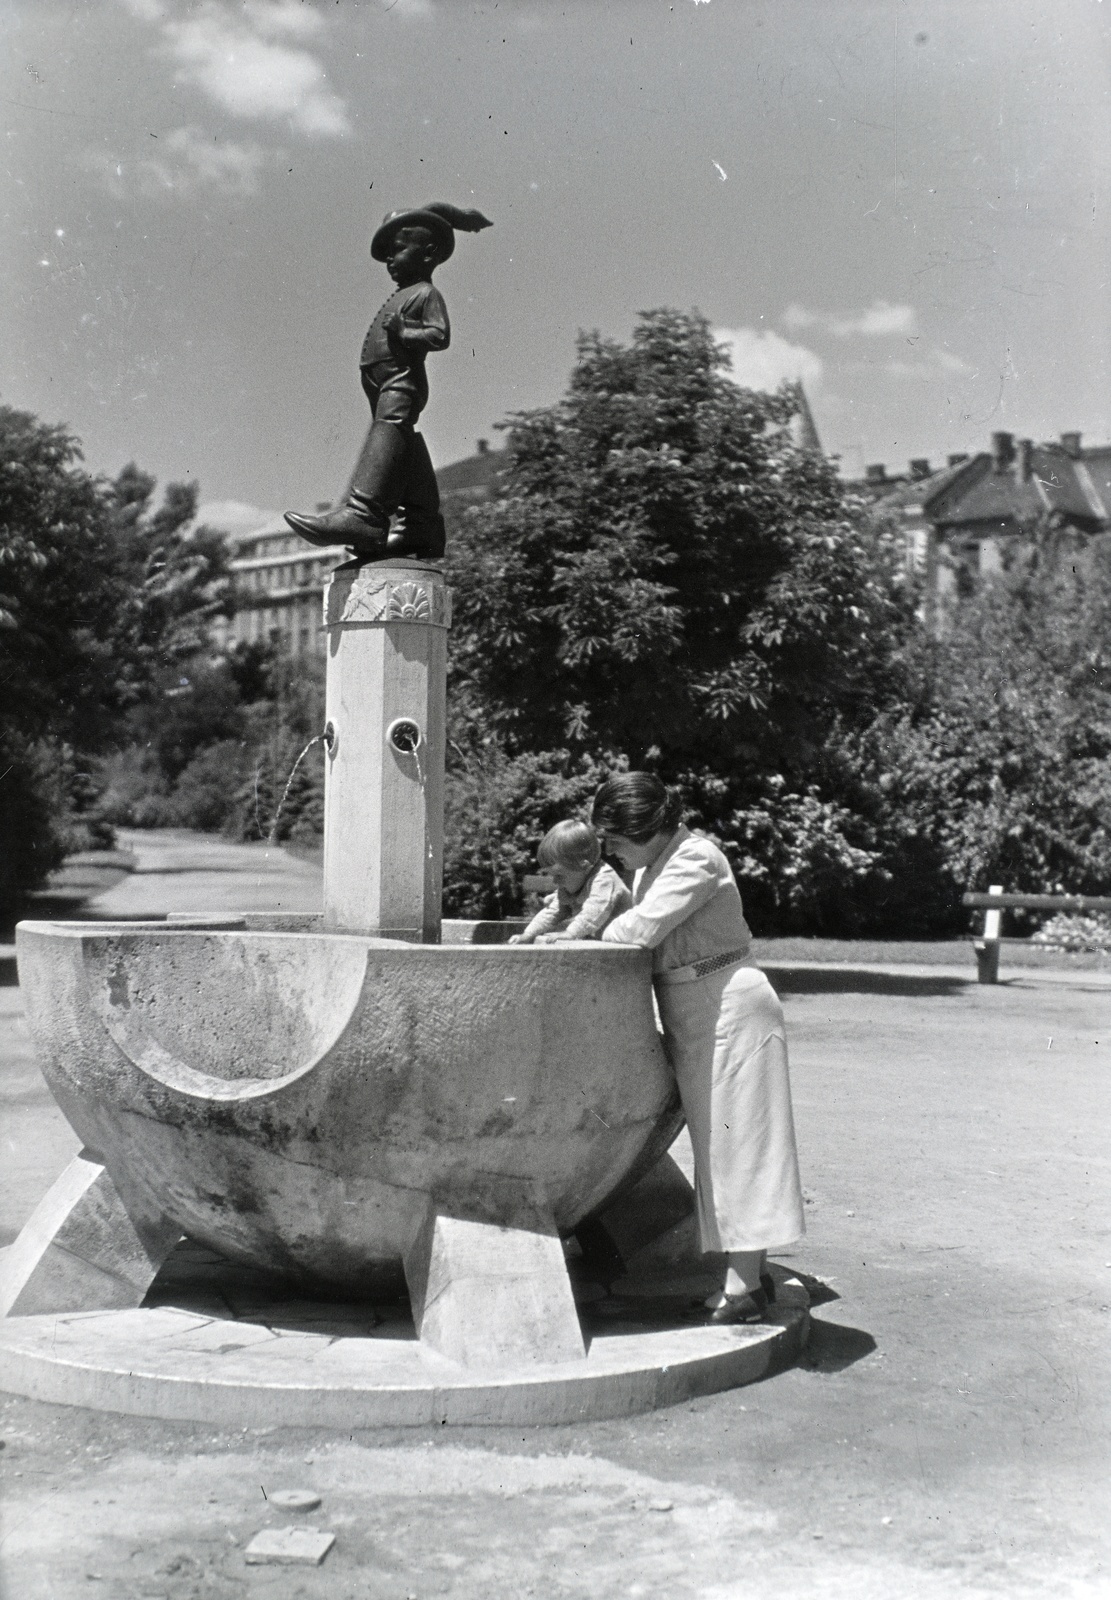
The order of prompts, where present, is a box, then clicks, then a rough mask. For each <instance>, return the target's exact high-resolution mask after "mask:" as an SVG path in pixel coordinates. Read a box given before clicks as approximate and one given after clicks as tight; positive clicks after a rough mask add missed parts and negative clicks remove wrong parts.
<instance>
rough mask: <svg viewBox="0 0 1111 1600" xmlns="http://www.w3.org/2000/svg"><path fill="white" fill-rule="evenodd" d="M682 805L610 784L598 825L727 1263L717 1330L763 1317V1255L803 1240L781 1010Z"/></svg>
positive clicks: (663, 792)
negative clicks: (625, 873)
mask: <svg viewBox="0 0 1111 1600" xmlns="http://www.w3.org/2000/svg"><path fill="white" fill-rule="evenodd" d="M681 814H682V808H681V801H680V798H679V795H678V794H677V793H676V791H675V790H673V789H665V787H664V785H663V784H662V783H661V782H660V781H659V779H658V778H655V777H653V776H652V775H651V773H647V772H628V773H623V774H621V775H620V776H619V777H615V778H610V779H609V780H608V781H607V782H606V783H604V784H603V785H602V787H601V788H600V789H599V790H598V793H597V795H596V796H595V797H594V808H593V812H592V819H591V820H592V821H593V823H594V826H595V828H596V829H597V830H598V831H599V833H601V834H602V835H604V839H605V846H604V848H605V851H606V854H607V855H610V856H613V857H616V859H617V860H619V861H620V862H621V863H622V865H623V866H624V867H625V868H626V869H627V870H628V869H636V873H637V875H636V880H635V883H634V886H633V908H632V910H631V911H625V912H623V913H622V914H621V915H620V916H619V917H616V918H615V919H614V921H613V922H611V923H610V924H609V926H608V927H607V928H605V929H604V930H603V932H602V938H603V939H604V940H607V941H609V942H611V943H616V944H636V945H641V946H644V947H647V948H648V949H650V950H651V951H652V953H653V960H652V972H653V981H654V984H655V988H656V997H657V1000H658V1002H659V1007H660V1019H661V1021H662V1023H663V1030H664V1044H665V1046H666V1049H667V1053H668V1056H669V1058H670V1060H671V1064H672V1067H673V1068H674V1071H675V1076H676V1078H677V1080H678V1084H679V1093H680V1095H681V1096H682V1101H683V1110H684V1112H685V1113H686V1118H687V1126H688V1127H689V1129H690V1136H691V1144H692V1146H693V1147H694V1173H695V1196H696V1204H697V1210H698V1227H699V1234H700V1237H701V1243H702V1249H703V1252H704V1253H711V1252H714V1253H724V1254H725V1256H726V1261H727V1267H726V1275H725V1282H724V1284H723V1286H722V1290H721V1292H720V1293H719V1294H717V1295H715V1296H713V1297H712V1298H711V1300H710V1301H708V1302H707V1308H708V1310H709V1311H710V1320H711V1321H713V1322H751V1321H756V1320H758V1319H759V1318H760V1317H761V1316H763V1315H764V1314H765V1313H766V1311H767V1308H768V1297H769V1291H771V1292H774V1290H773V1285H772V1280H771V1279H770V1277H768V1275H767V1273H766V1271H765V1264H766V1260H767V1251H768V1250H769V1249H773V1248H776V1247H782V1246H783V1245H787V1244H789V1243H790V1242H791V1241H792V1240H794V1239H797V1238H799V1236H800V1235H801V1234H802V1233H804V1232H805V1223H804V1221H803V1212H802V1191H801V1189H800V1186H799V1171H798V1156H797V1154H796V1151H795V1128H794V1118H793V1116H792V1112H791V1086H790V1082H789V1079H788V1075H787V1041H786V1036H785V1033H784V1026H783V1008H782V1007H781V1006H780V1003H779V999H778V997H777V995H776V993H775V990H774V989H773V988H772V986H771V984H770V983H769V982H768V980H767V978H765V976H764V974H763V973H762V972H761V971H760V970H759V969H758V968H756V967H754V966H752V964H751V948H752V935H751V934H750V933H749V929H748V924H747V923H746V922H745V919H744V915H743V913H742V910H741V896H740V892H739V891H738V889H737V885H736V883H735V881H734V878H733V874H732V872H731V870H730V867H729V863H728V861H726V859H725V857H724V856H723V855H722V853H721V851H720V850H719V849H718V848H717V846H716V845H713V844H711V843H710V841H709V839H706V838H704V837H703V836H702V835H700V834H697V833H692V832H691V830H690V829H689V828H687V827H684V826H683V824H682V822H681V820H680V818H681Z"/></svg>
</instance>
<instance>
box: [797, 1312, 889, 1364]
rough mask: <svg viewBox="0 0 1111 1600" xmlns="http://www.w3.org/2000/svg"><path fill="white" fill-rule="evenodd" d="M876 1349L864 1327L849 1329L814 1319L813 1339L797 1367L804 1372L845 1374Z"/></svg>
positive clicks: (808, 1343) (841, 1325)
mask: <svg viewBox="0 0 1111 1600" xmlns="http://www.w3.org/2000/svg"><path fill="white" fill-rule="evenodd" d="M876 1349H877V1345H876V1341H875V1340H874V1339H873V1338H872V1335H871V1334H870V1333H865V1332H864V1329H863V1328H847V1327H846V1326H845V1325H844V1324H843V1323H840V1322H826V1321H825V1320H824V1319H823V1318H821V1317H811V1319H810V1338H809V1339H808V1340H807V1343H806V1349H805V1350H804V1351H803V1352H802V1354H801V1355H800V1356H799V1358H798V1362H797V1365H798V1366H800V1367H801V1368H802V1370H803V1371H804V1372H844V1370H845V1368H846V1367H851V1366H853V1365H854V1364H855V1363H856V1362H857V1361H863V1360H864V1357H865V1356H870V1355H872V1354H873V1352H874V1351H875V1350H876Z"/></svg>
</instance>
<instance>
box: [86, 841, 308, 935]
mask: <svg viewBox="0 0 1111 1600" xmlns="http://www.w3.org/2000/svg"><path fill="white" fill-rule="evenodd" d="M116 847H117V849H118V850H120V851H123V852H126V853H129V854H131V855H133V856H134V858H135V869H134V871H133V872H130V873H128V875H127V876H126V877H125V878H122V879H121V880H120V881H119V882H118V883H116V884H114V885H113V886H112V887H111V888H109V889H107V890H105V891H104V893H102V894H99V895H96V896H94V897H93V898H92V899H90V900H88V901H86V902H85V905H84V906H83V907H82V911H81V915H82V916H83V917H103V918H107V919H111V918H113V917H126V918H131V917H161V916H166V915H168V914H169V913H170V912H171V911H221V912H228V911H286V912H299V911H319V910H320V908H321V904H322V899H323V876H322V873H321V869H320V867H319V865H317V864H316V863H314V862H310V861H302V860H299V859H297V858H296V857H294V856H291V855H288V854H287V853H286V852H285V851H284V850H282V849H281V848H280V846H276V845H269V844H266V843H265V842H264V841H261V840H260V841H259V842H258V843H257V844H238V843H235V842H233V841H232V840H229V839H223V838H221V837H220V836H219V835H218V834H209V833H190V832H188V831H187V830H186V829H184V828H159V829H156V830H153V831H151V830H144V829H139V828H120V829H119V830H118V833H117V840H116Z"/></svg>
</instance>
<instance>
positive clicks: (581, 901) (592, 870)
mask: <svg viewBox="0 0 1111 1600" xmlns="http://www.w3.org/2000/svg"><path fill="white" fill-rule="evenodd" d="M601 856H602V847H601V845H600V844H599V843H598V835H597V834H596V833H595V832H594V829H593V828H592V827H590V826H589V824H588V823H585V822H574V821H569V822H557V823H556V825H555V827H554V828H552V829H550V831H549V832H548V833H546V834H545V835H544V837H543V839H541V841H540V849H539V850H538V851H537V852H536V860H537V864H538V865H539V866H540V867H543V868H546V869H547V872H548V876H549V877H550V878H551V880H552V882H553V883H554V884H555V886H556V887H555V893H554V894H552V895H549V896H548V898H547V900H545V902H544V904H543V906H542V907H541V909H540V910H539V911H538V912H537V913H536V915H535V917H533V919H532V921H531V922H530V923H529V925H528V927H527V928H526V929H525V931H524V933H520V934H517V935H516V936H515V937H514V938H512V939H510V941H509V942H510V944H558V943H561V942H562V941H563V940H566V939H597V938H599V937H600V935H601V932H602V929H603V928H604V927H605V926H606V924H607V923H609V922H612V921H613V919H614V917H616V916H619V915H620V913H621V912H622V911H627V910H628V909H629V908H630V906H631V905H632V903H633V901H632V896H631V895H630V893H629V891H628V889H626V887H625V885H624V884H623V883H622V882H621V879H620V878H619V877H618V876H617V873H616V872H614V870H613V868H612V867H608V866H606V864H605V862H604V861H603V860H602V859H601Z"/></svg>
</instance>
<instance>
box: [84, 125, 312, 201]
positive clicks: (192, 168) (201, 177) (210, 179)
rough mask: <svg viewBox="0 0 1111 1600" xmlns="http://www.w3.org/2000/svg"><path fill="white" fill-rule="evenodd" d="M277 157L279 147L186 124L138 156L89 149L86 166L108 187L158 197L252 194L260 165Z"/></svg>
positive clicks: (270, 162) (256, 182) (153, 197)
mask: <svg viewBox="0 0 1111 1600" xmlns="http://www.w3.org/2000/svg"><path fill="white" fill-rule="evenodd" d="M280 159H281V154H280V152H274V151H266V150H264V149H262V147H261V146H260V145H257V144H233V143H228V142H227V141H226V140H225V141H224V142H223V143H217V142H216V141H215V140H214V139H213V138H212V137H211V136H210V135H209V134H206V133H205V132H204V131H203V130H202V129H200V128H195V127H189V128H173V129H171V130H170V132H169V133H163V134H160V135H159V137H158V139H157V141H156V142H152V144H151V148H150V151H149V153H145V154H144V155H142V156H140V157H139V158H138V159H137V160H134V161H130V160H125V159H124V158H122V157H116V156H112V155H109V154H107V153H106V152H105V151H103V150H89V151H87V152H86V154H85V165H86V166H87V167H88V168H89V169H90V170H91V171H92V172H94V173H95V174H96V175H97V177H98V178H99V179H100V181H101V183H102V184H103V185H104V186H105V187H106V188H108V189H110V190H113V191H120V190H123V191H127V192H130V193H136V194H141V195H142V196H143V197H144V198H146V199H155V200H157V199H164V198H167V197H169V196H171V195H185V194H192V193H194V192H195V191H196V190H198V189H208V190H215V191H216V192H217V193H218V194H230V195H246V194H254V193H256V191H257V189H258V175H259V173H260V171H261V170H262V168H263V167H265V166H268V165H272V164H275V163H276V162H278V161H279V160H280Z"/></svg>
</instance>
